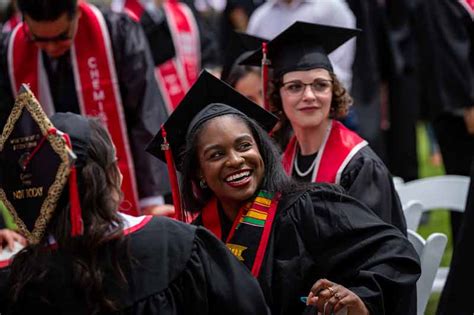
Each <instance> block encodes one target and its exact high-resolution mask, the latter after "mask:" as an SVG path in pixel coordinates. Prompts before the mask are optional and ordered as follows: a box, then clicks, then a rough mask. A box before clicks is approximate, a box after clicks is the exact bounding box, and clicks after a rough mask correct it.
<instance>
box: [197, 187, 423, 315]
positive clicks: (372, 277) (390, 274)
mask: <svg viewBox="0 0 474 315" xmlns="http://www.w3.org/2000/svg"><path fill="white" fill-rule="evenodd" d="M220 218H221V222H222V221H226V218H225V217H224V215H223V214H221V215H220ZM195 223H196V224H202V217H198V218H197V219H196V222H195ZM221 225H222V229H223V234H222V235H223V239H226V238H227V234H228V232H226V231H225V228H226V227H230V226H231V225H232V223H230V224H229V222H227V223H226V222H222V224H221ZM236 233H237V232H236ZM419 275H420V266H419V261H418V256H417V254H416V252H415V250H414V249H413V247H412V246H411V244H410V243H409V241H408V240H407V239H406V238H405V237H404V236H403V235H402V234H401V233H400V231H399V230H398V229H396V228H394V227H393V226H390V225H388V224H386V223H384V222H383V221H381V220H380V219H379V218H378V217H377V216H376V215H374V214H373V212H372V211H370V209H368V208H366V207H365V206H363V205H362V204H360V203H359V202H358V201H357V200H355V199H353V198H351V197H350V196H348V195H346V194H342V193H340V192H337V191H336V189H334V190H331V188H329V189H328V188H324V189H321V188H315V190H311V191H300V192H295V193H290V194H284V195H283V196H282V198H281V200H280V202H279V205H278V209H277V212H276V214H275V219H274V222H273V226H272V230H271V234H270V238H269V242H268V245H267V248H266V251H265V257H264V260H263V265H262V267H261V271H260V274H259V277H258V281H259V283H260V286H261V287H262V290H263V293H264V295H265V298H266V299H267V303H268V305H269V306H270V308H271V310H272V314H274V315H275V314H301V313H302V312H303V311H304V309H305V304H304V303H303V302H301V300H300V298H301V297H306V296H307V295H308V293H309V291H310V289H311V287H312V285H313V284H314V283H315V282H316V281H317V280H318V279H321V278H326V279H329V280H331V281H334V282H336V283H339V284H342V285H344V286H345V287H347V288H348V289H350V290H352V291H353V292H355V293H356V294H357V295H358V296H359V297H360V298H361V299H362V300H363V301H364V303H365V304H366V306H367V308H368V309H369V311H370V313H371V314H377V315H384V314H386V315H388V314H391V315H395V314H400V315H402V314H403V315H408V314H416V304H413V303H412V302H416V301H412V300H411V299H412V298H413V293H414V292H415V291H416V281H417V279H418V277H419Z"/></svg>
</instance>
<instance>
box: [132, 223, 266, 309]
mask: <svg viewBox="0 0 474 315" xmlns="http://www.w3.org/2000/svg"><path fill="white" fill-rule="evenodd" d="M192 247H193V248H192V251H191V255H190V258H189V260H188V261H187V263H186V266H185V268H184V270H182V271H181V272H180V273H179V274H178V275H177V276H176V277H175V278H174V279H173V281H172V282H171V283H170V284H169V285H168V286H167V288H166V289H165V290H163V291H160V292H159V293H155V294H152V295H149V296H147V297H145V298H142V299H139V300H138V301H137V302H135V303H134V304H133V306H132V307H131V308H130V309H129V310H128V312H127V314H137V315H138V314H140V315H141V314H196V315H218V314H235V315H239V314H249V315H252V314H255V315H260V314H264V315H265V314H270V313H269V310H268V308H267V305H266V302H265V298H264V296H263V293H262V291H261V289H260V287H259V284H258V282H257V280H256V279H255V278H253V277H252V275H251V274H250V273H249V272H248V270H247V269H246V268H245V266H244V265H243V264H242V263H240V262H239V261H238V260H237V259H236V258H235V257H234V256H233V255H232V254H231V252H230V251H229V250H227V248H226V247H225V245H224V244H223V243H222V242H220V241H219V240H218V239H217V238H215V237H214V236H213V235H211V233H210V232H208V231H207V230H206V229H204V228H202V227H198V228H197V229H196V236H195V239H194V243H193V245H192ZM178 255H180V254H178ZM171 256H173V255H171ZM170 263H173V265H175V264H178V265H179V260H176V261H174V262H173V261H170ZM170 310H172V311H170Z"/></svg>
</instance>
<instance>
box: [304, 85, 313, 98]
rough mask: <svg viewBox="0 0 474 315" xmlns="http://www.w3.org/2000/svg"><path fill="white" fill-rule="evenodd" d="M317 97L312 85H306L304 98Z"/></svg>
mask: <svg viewBox="0 0 474 315" xmlns="http://www.w3.org/2000/svg"><path fill="white" fill-rule="evenodd" d="M315 98H316V95H315V94H314V91H313V88H312V87H311V85H306V86H305V87H304V90H303V99H306V100H313V99H315Z"/></svg>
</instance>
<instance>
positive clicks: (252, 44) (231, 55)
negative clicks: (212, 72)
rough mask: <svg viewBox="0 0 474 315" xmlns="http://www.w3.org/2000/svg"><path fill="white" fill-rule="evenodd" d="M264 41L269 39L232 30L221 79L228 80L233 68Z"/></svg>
mask: <svg viewBox="0 0 474 315" xmlns="http://www.w3.org/2000/svg"><path fill="white" fill-rule="evenodd" d="M264 42H267V40H266V39H263V38H261V37H257V36H252V35H249V34H246V33H240V32H234V31H232V32H231V34H230V39H229V43H228V44H227V47H226V50H225V52H224V66H223V67H222V73H221V80H223V81H227V80H228V79H229V75H230V73H231V72H232V70H233V69H234V68H235V67H236V66H238V65H239V63H240V62H241V61H242V60H244V59H246V58H247V57H248V56H250V55H251V54H252V53H253V52H254V51H255V50H257V49H260V48H261V47H262V43H264Z"/></svg>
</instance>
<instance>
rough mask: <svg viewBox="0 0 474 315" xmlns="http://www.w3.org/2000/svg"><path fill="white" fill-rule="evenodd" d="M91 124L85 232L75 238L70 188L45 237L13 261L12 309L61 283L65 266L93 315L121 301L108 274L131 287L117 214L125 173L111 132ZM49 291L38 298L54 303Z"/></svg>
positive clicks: (84, 182) (82, 181)
mask: <svg viewBox="0 0 474 315" xmlns="http://www.w3.org/2000/svg"><path fill="white" fill-rule="evenodd" d="M89 126H90V130H91V134H90V143H89V145H88V148H87V158H86V162H85V165H84V166H82V167H81V168H78V188H79V194H80V203H81V208H82V209H83V211H82V218H83V221H84V233H83V235H81V236H79V237H74V238H73V237H71V222H70V215H69V207H70V204H69V189H68V188H67V187H65V188H64V190H63V193H62V195H61V197H60V200H59V203H58V206H57V208H56V210H55V212H54V214H53V217H52V219H51V221H50V222H49V224H48V227H47V230H46V231H47V233H45V236H44V237H43V239H42V240H41V241H40V242H39V243H38V244H35V245H29V246H27V247H26V248H24V249H23V250H22V251H21V252H20V253H19V254H18V255H17V256H16V258H15V260H14V261H13V264H12V269H11V275H10V279H11V283H12V286H11V288H10V290H11V291H10V293H11V294H10V299H11V301H12V307H20V308H21V307H22V306H21V305H22V304H23V301H29V295H28V294H29V293H28V291H29V289H32V290H35V288H38V287H42V286H44V285H46V286H47V284H45V283H47V282H48V280H50V279H57V277H58V269H59V268H62V267H64V268H65V270H66V272H67V273H66V276H67V277H72V286H73V287H74V289H75V291H76V292H77V294H78V295H77V298H78V299H82V300H83V302H84V305H85V307H87V313H89V314H97V313H102V312H104V311H115V310H117V308H118V301H115V300H114V299H113V298H112V297H110V296H108V295H107V293H106V292H105V289H104V282H105V277H106V274H107V273H108V272H110V271H112V273H113V274H114V276H116V279H118V280H119V282H120V280H122V283H123V285H125V284H126V278H125V275H124V271H123V267H122V266H121V265H120V263H119V261H124V258H125V259H126V258H127V257H128V256H127V255H128V245H127V242H126V239H125V237H124V235H123V222H122V220H121V218H120V216H119V214H118V211H117V209H118V206H119V203H120V200H121V197H122V195H121V190H120V173H119V170H118V167H117V165H116V157H115V149H114V147H113V144H112V141H111V139H110V136H109V135H108V133H107V131H106V130H105V128H104V127H103V126H102V124H101V123H100V122H99V121H98V120H95V119H90V120H89ZM49 236H52V237H54V240H55V242H56V244H57V248H55V249H52V248H51V247H50V246H49ZM58 260H59V264H60V265H59V266H58ZM61 270H62V269H61ZM35 292H36V291H35ZM48 292H49V290H47V289H46V288H45V289H44V290H40V291H37V294H39V295H40V296H38V297H37V298H38V300H41V301H44V302H45V303H49V302H48V301H49V298H50V297H49V294H48Z"/></svg>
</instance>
